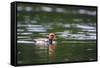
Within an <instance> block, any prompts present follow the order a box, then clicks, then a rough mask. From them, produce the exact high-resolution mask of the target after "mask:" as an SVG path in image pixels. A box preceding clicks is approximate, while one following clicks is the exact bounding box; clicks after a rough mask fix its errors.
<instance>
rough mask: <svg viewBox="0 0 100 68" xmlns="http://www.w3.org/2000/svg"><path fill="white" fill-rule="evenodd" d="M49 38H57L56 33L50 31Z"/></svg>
mask: <svg viewBox="0 0 100 68" xmlns="http://www.w3.org/2000/svg"><path fill="white" fill-rule="evenodd" d="M48 38H49V39H52V40H55V39H56V35H55V34H54V33H50V34H49V36H48Z"/></svg>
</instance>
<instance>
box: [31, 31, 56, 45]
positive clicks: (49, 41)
mask: <svg viewBox="0 0 100 68" xmlns="http://www.w3.org/2000/svg"><path fill="white" fill-rule="evenodd" d="M33 40H34V42H35V44H36V45H49V44H56V41H55V40H56V35H55V34H54V33H50V34H49V35H48V38H37V39H33Z"/></svg>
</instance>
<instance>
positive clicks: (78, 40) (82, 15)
mask: <svg viewBox="0 0 100 68" xmlns="http://www.w3.org/2000/svg"><path fill="white" fill-rule="evenodd" d="M52 32H54V33H55V34H56V36H57V39H56V44H53V45H48V44H43V45H42V44H41V45H39V44H38V45H37V44H36V42H35V41H34V39H36V38H47V37H48V34H49V33H52ZM17 50H18V51H17V63H18V64H38V63H55V62H72V61H91V60H96V8H94V7H89V8H87V7H74V6H66V7H65V6H63V7H62V6H50V5H47V6H45V5H41V6H36V5H30V4H18V5H17Z"/></svg>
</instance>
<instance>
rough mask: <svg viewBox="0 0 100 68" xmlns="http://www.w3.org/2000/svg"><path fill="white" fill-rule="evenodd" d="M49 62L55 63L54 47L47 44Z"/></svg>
mask: <svg viewBox="0 0 100 68" xmlns="http://www.w3.org/2000/svg"><path fill="white" fill-rule="evenodd" d="M48 54H49V62H55V58H56V45H55V44H49V46H48Z"/></svg>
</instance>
